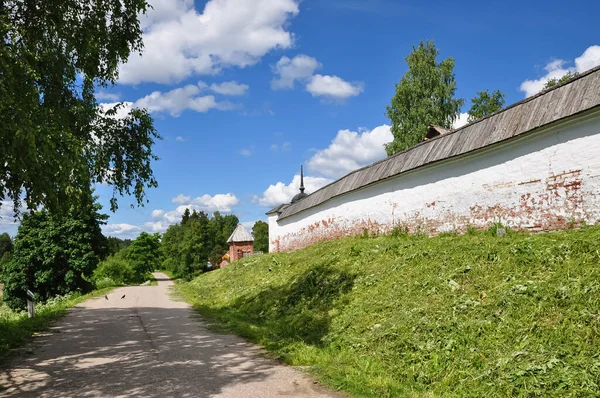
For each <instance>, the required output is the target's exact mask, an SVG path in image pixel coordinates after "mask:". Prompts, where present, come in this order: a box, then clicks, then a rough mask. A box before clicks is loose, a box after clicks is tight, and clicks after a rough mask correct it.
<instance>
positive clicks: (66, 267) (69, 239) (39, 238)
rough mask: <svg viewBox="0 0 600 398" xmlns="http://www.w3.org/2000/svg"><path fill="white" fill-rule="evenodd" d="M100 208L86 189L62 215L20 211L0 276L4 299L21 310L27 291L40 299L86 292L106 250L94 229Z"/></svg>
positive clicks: (98, 220) (99, 219) (44, 299)
mask: <svg viewBox="0 0 600 398" xmlns="http://www.w3.org/2000/svg"><path fill="white" fill-rule="evenodd" d="M100 209H101V206H100V205H99V204H97V203H95V198H94V197H92V194H91V193H90V192H89V191H88V192H87V193H83V194H81V195H79V199H78V204H77V205H75V204H74V205H73V206H72V207H71V209H70V211H69V214H68V216H67V217H57V216H52V215H50V214H49V213H48V212H47V211H45V210H44V211H40V212H35V213H30V214H24V215H23V220H22V222H21V225H20V226H19V229H18V233H17V236H16V238H15V246H14V253H13V256H12V258H11V260H10V261H9V262H8V263H7V264H6V265H5V267H4V270H3V275H2V279H3V282H4V300H5V302H6V304H7V305H8V306H9V307H10V308H12V309H14V310H20V309H23V308H25V304H26V290H27V289H29V290H31V291H33V292H34V293H35V294H36V300H38V301H40V302H44V301H46V300H48V299H50V298H52V297H54V296H57V295H65V294H69V293H72V292H86V291H89V290H91V288H92V285H91V283H90V282H89V278H90V277H91V276H92V272H93V271H94V269H95V268H96V266H97V265H98V262H99V260H100V258H102V257H103V256H104V255H105V254H106V251H105V250H106V246H105V238H104V236H103V235H102V231H101V229H100V224H101V223H102V222H103V221H104V220H105V219H106V216H105V215H103V214H100V213H98V211H99V210H100Z"/></svg>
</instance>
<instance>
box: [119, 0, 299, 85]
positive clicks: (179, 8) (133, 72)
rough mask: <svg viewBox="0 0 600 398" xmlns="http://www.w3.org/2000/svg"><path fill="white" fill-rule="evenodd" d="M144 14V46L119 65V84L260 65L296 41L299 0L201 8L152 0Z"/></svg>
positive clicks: (234, 0) (244, 0)
mask: <svg viewBox="0 0 600 398" xmlns="http://www.w3.org/2000/svg"><path fill="white" fill-rule="evenodd" d="M151 4H152V6H153V7H154V9H153V10H152V9H151V10H149V11H148V15H147V16H146V17H144V18H143V19H142V26H143V28H144V36H143V39H144V51H143V54H142V55H141V56H140V55H138V54H134V55H132V56H131V57H130V59H129V61H128V62H127V63H126V64H125V65H122V66H121V68H120V79H119V82H120V83H124V84H138V83H141V82H155V83H163V84H168V83H176V82H180V81H182V80H184V79H186V78H189V77H191V76H195V75H200V74H214V73H217V72H218V71H219V70H221V69H223V68H227V67H232V66H237V67H245V66H249V65H254V64H256V63H257V62H258V61H259V60H260V59H261V58H262V57H263V56H264V55H265V54H267V53H268V52H269V51H271V50H274V49H285V48H289V47H291V46H292V45H293V42H294V37H293V34H292V33H291V32H289V31H288V30H287V28H288V25H289V21H290V19H291V18H293V17H294V16H296V15H297V14H298V12H299V9H298V1H297V0H253V1H248V0H210V1H208V2H207V3H206V5H205V6H204V9H203V11H202V12H201V13H200V12H198V11H197V10H196V9H195V8H194V1H193V0H152V1H151Z"/></svg>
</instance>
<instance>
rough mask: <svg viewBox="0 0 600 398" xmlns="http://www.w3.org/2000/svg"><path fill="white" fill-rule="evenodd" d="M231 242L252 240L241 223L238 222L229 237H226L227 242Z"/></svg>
mask: <svg viewBox="0 0 600 398" xmlns="http://www.w3.org/2000/svg"><path fill="white" fill-rule="evenodd" d="M233 242H254V238H253V237H252V235H251V234H250V233H249V232H248V231H247V230H246V228H244V226H243V225H242V224H238V226H237V227H236V228H235V230H234V231H233V233H232V234H231V236H230V237H229V239H227V243H233Z"/></svg>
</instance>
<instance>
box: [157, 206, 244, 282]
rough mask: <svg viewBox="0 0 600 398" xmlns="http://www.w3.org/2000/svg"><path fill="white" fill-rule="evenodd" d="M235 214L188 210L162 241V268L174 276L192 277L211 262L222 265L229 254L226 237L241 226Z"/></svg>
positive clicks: (168, 230) (202, 270)
mask: <svg viewBox="0 0 600 398" xmlns="http://www.w3.org/2000/svg"><path fill="white" fill-rule="evenodd" d="M238 223H239V220H238V218H237V217H236V216H235V215H232V214H231V215H225V216H223V215H221V214H220V213H219V212H215V213H214V214H213V217H212V218H209V217H208V215H207V214H206V213H205V212H203V211H200V212H197V211H195V210H194V211H192V212H190V211H189V209H186V210H185V212H184V213H183V216H182V218H181V222H180V223H179V224H175V225H171V226H170V227H169V228H168V229H167V231H166V232H165V233H164V235H163V238H162V242H161V247H160V251H161V256H162V257H161V258H162V267H163V268H164V269H166V270H168V271H171V272H172V273H173V274H174V275H175V276H177V277H182V278H191V277H192V276H194V275H196V274H198V273H201V272H204V271H206V270H207V267H208V261H210V262H211V263H212V264H215V265H217V264H219V263H220V262H221V256H223V254H225V253H227V251H228V248H229V246H228V244H227V238H229V236H230V235H231V233H232V232H233V230H234V229H235V228H236V226H237V225H238Z"/></svg>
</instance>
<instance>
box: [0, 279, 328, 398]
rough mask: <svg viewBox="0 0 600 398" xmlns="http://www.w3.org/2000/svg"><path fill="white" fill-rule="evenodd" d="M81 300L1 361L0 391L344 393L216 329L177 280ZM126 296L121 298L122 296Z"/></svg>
mask: <svg viewBox="0 0 600 398" xmlns="http://www.w3.org/2000/svg"><path fill="white" fill-rule="evenodd" d="M154 275H155V277H156V278H157V279H158V281H159V282H158V286H137V287H125V288H119V289H116V290H114V291H113V292H112V293H110V294H109V295H108V298H109V299H108V300H106V299H105V298H104V297H102V298H99V299H93V300H89V301H86V302H85V303H83V304H81V305H79V306H77V307H75V308H74V309H73V310H72V311H71V312H70V314H69V315H67V316H66V317H65V318H63V319H62V320H60V321H59V322H57V323H56V324H55V326H54V327H53V328H52V329H51V330H50V331H49V333H46V334H44V335H43V336H40V337H36V338H35V339H34V340H33V342H32V343H31V344H30V346H29V347H28V350H29V351H30V352H29V354H27V355H24V356H21V357H19V358H16V359H14V360H12V361H11V362H9V363H7V364H4V365H3V366H4V367H3V368H0V396H1V397H36V398H37V397H52V398H55V397H232V398H233V397H235V398H244V397H256V398H269V397H338V396H339V395H337V394H336V393H333V392H329V391H327V390H325V389H323V388H321V387H320V386H319V385H317V384H315V383H314V382H313V380H312V379H311V378H310V377H308V376H307V375H305V374H304V373H302V372H300V371H299V370H296V369H293V368H291V367H288V366H285V365H281V364H280V363H278V362H277V361H274V360H270V359H267V358H265V357H264V356H263V355H262V353H261V349H260V348H259V347H257V346H255V345H252V344H249V343H247V342H245V341H244V340H242V339H240V338H238V337H235V336H231V335H222V334H217V333H214V332H211V331H209V330H207V329H206V327H205V325H204V323H203V321H202V320H201V319H200V318H199V317H198V316H197V315H196V314H195V313H194V312H193V311H192V310H191V309H190V307H189V306H188V305H187V304H186V303H183V302H177V301H172V300H171V299H170V298H169V292H168V290H169V286H170V285H172V284H173V282H172V281H170V280H169V279H168V277H167V276H166V275H165V274H162V273H155V274H154ZM123 295H125V298H123V299H121V296H123Z"/></svg>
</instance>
